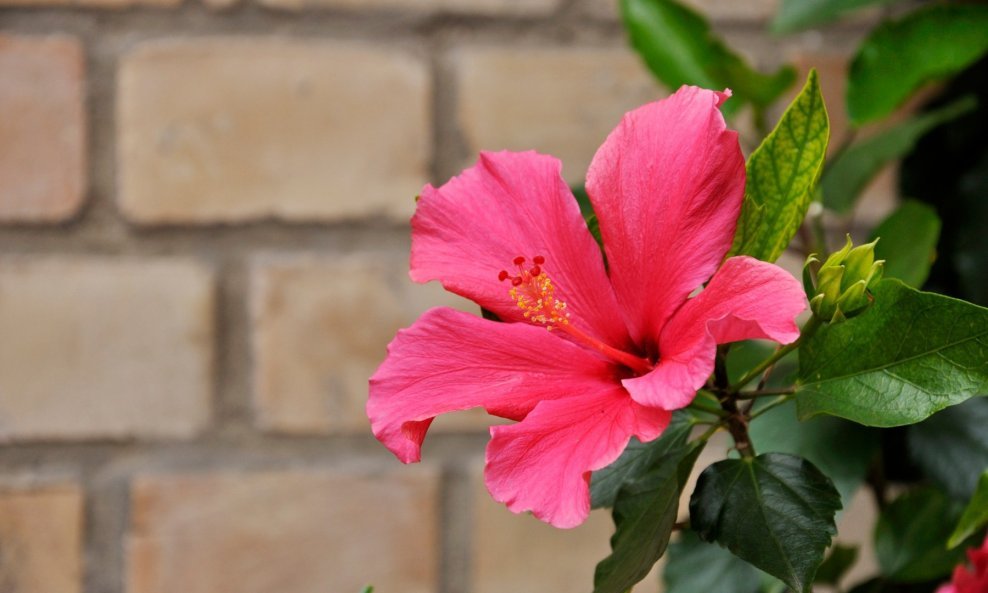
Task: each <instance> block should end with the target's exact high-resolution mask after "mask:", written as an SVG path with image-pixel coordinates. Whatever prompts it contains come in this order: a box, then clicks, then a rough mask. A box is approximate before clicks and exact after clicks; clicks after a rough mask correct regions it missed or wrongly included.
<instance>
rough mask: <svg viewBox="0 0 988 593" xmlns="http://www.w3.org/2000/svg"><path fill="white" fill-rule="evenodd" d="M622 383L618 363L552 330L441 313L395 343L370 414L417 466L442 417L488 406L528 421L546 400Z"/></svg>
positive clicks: (378, 430)
mask: <svg viewBox="0 0 988 593" xmlns="http://www.w3.org/2000/svg"><path fill="white" fill-rule="evenodd" d="M615 385H617V380H616V379H615V378H614V371H613V367H612V365H610V364H609V363H607V362H605V361H603V360H602V359H601V358H598V357H597V356H596V355H595V354H593V353H592V352H591V351H590V350H587V349H585V348H581V347H579V346H577V345H575V344H572V343H571V342H568V341H566V340H563V339H560V338H559V337H558V336H555V335H553V334H552V333H550V332H548V331H547V330H546V329H544V328H539V327H535V326H532V325H527V324H521V323H497V322H494V321H488V320H486V319H481V318H479V317H476V316H474V315H470V314H468V313H464V312H462V311H456V310H454V309H448V308H437V309H431V310H429V311H427V312H426V313H425V314H424V315H422V317H420V318H419V320H418V321H416V322H415V324H414V325H412V326H411V327H410V328H408V329H405V330H402V331H400V332H398V335H397V337H395V339H394V340H393V341H392V342H391V344H390V345H389V346H388V357H387V358H386V359H385V361H384V363H382V364H381V366H380V368H378V369H377V372H376V373H374V376H373V377H371V380H370V397H369V398H368V400H367V415H368V417H370V421H371V429H372V430H373V432H374V436H376V437H377V438H378V440H380V441H381V442H382V443H383V444H384V445H385V446H386V447H387V448H388V449H390V450H391V452H392V453H394V454H395V456H397V457H398V459H400V460H401V461H403V462H405V463H411V462H414V461H418V460H419V457H420V452H421V445H422V440H423V439H424V438H425V433H426V430H427V429H428V428H429V424H430V423H431V422H432V419H433V418H434V417H435V416H438V415H439V414H443V413H445V412H452V411H456V410H466V409H469V408H475V407H480V406H482V407H484V408H486V409H487V411H488V412H489V413H491V414H494V415H495V416H501V417H504V418H510V419H513V420H521V419H522V418H524V417H525V416H526V415H527V414H528V413H529V412H530V411H531V410H532V408H534V407H535V405H536V404H537V403H539V402H540V401H542V400H548V399H555V398H559V397H565V396H569V395H572V394H574V393H583V392H585V391H587V390H588V389H601V388H602V386H610V387H613V386H615Z"/></svg>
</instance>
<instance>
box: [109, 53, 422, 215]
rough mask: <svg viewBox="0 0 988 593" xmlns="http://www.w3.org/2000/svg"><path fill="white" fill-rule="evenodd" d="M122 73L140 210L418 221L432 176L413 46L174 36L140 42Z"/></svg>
mask: <svg viewBox="0 0 988 593" xmlns="http://www.w3.org/2000/svg"><path fill="white" fill-rule="evenodd" d="M118 78H119V82H118V85H119V86H118V96H117V109H118V115H117V117H118V119H117V128H118V134H119V137H118V161H119V165H118V173H119V191H120V194H119V201H120V207H121V209H122V210H123V212H124V213H125V215H126V216H127V217H128V218H129V219H130V220H132V221H134V222H138V223H142V224H178V223H221V222H237V221H245V220H257V219H264V218H277V219H283V220H292V221H310V220H312V221H334V220H347V219H356V218H363V217H368V216H385V217H389V218H392V219H396V220H406V219H407V218H408V216H410V215H411V213H412V210H413V207H414V204H413V200H412V198H413V196H415V194H416V193H417V192H418V191H419V189H420V188H421V186H422V185H423V183H424V182H425V180H426V172H427V168H428V159H429V137H430V131H429V125H428V119H429V117H428V105H429V102H430V100H429V95H430V91H429V79H428V75H427V72H426V68H425V65H424V63H423V62H422V60H419V59H417V58H415V57H413V56H411V55H409V54H408V53H406V52H404V51H401V50H397V49H387V48H383V47H380V46H376V47H372V46H367V45H358V44H345V43H336V42H323V41H290V40H286V39H278V38H257V39H244V38H223V37H221V38H208V39H190V40H168V41H158V42H150V43H147V44H144V45H142V46H140V47H139V48H137V49H135V50H134V51H132V52H131V53H130V54H128V55H127V56H126V57H125V58H124V59H123V64H122V66H121V68H120V73H119V77H118Z"/></svg>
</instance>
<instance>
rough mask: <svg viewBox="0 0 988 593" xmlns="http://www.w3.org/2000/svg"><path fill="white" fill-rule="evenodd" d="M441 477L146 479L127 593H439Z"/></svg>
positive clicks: (136, 511) (299, 474)
mask: <svg viewBox="0 0 988 593" xmlns="http://www.w3.org/2000/svg"><path fill="white" fill-rule="evenodd" d="M437 501H438V476H437V474H436V472H433V471H431V470H430V469H429V468H423V467H421V466H420V467H415V468H410V467H396V468H395V473H394V474H377V475H376V474H373V473H369V472H361V473H354V472H343V471H328V470H293V471H281V472H272V473H266V472H256V473H238V472H233V471H227V472H225V473H217V474H205V475H160V476H144V477H140V478H138V479H137V480H136V481H135V484H134V486H133V493H132V514H131V521H132V523H131V527H130V533H129V535H128V537H127V543H128V546H127V550H128V560H127V585H126V591H127V593H174V592H176V591H182V592H183V593H271V592H272V591H277V592H278V593H325V592H327V591H332V592H336V591H339V592H341V593H350V592H353V593H356V592H358V591H360V590H361V587H362V586H364V585H368V584H373V585H375V586H376V588H377V590H378V591H382V592H383V591H400V592H402V593H435V592H436V591H437V582H436V580H437V568H438V562H439V560H438V552H437V544H438V531H437V523H438V516H437V504H438V502H437Z"/></svg>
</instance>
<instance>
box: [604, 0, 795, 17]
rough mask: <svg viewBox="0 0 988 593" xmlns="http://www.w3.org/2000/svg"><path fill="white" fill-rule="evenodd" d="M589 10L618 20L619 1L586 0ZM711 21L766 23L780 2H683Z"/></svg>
mask: <svg viewBox="0 0 988 593" xmlns="http://www.w3.org/2000/svg"><path fill="white" fill-rule="evenodd" d="M586 2H587V10H588V11H589V13H590V14H591V15H592V16H595V17H598V18H607V19H617V18H618V15H619V14H620V11H619V9H618V0H586ZM683 3H684V4H686V5H687V6H689V7H690V8H693V9H694V10H696V11H697V12H699V13H700V14H702V15H703V16H704V17H706V18H707V19H709V20H714V21H717V20H724V21H765V20H769V19H771V18H772V17H773V16H775V13H776V12H777V10H778V5H779V0H748V1H747V2H738V1H737V0H683Z"/></svg>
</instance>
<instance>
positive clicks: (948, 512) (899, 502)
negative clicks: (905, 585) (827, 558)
mask: <svg viewBox="0 0 988 593" xmlns="http://www.w3.org/2000/svg"><path fill="white" fill-rule="evenodd" d="M956 516H957V510H956V508H955V507H954V506H953V505H952V504H951V502H950V500H949V499H948V498H947V497H946V496H944V495H943V494H942V493H941V492H940V491H938V490H936V489H935V488H923V489H921V490H914V491H911V492H907V493H905V494H903V495H901V496H899V497H898V498H896V499H895V500H894V501H892V503H891V504H889V505H888V506H887V507H886V508H885V510H883V511H882V514H881V515H880V516H879V518H878V523H877V524H876V525H875V556H876V557H877V558H878V564H879V566H880V567H881V569H882V574H883V575H885V576H886V577H888V578H890V579H892V580H895V581H899V582H913V583H914V582H919V581H929V580H933V579H937V578H941V577H944V576H946V575H948V574H949V573H950V571H951V569H952V568H953V567H954V565H956V564H957V563H958V562H961V561H963V558H964V551H963V550H947V545H946V544H947V538H948V537H949V536H950V529H951V525H952V524H953V523H952V517H956Z"/></svg>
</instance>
